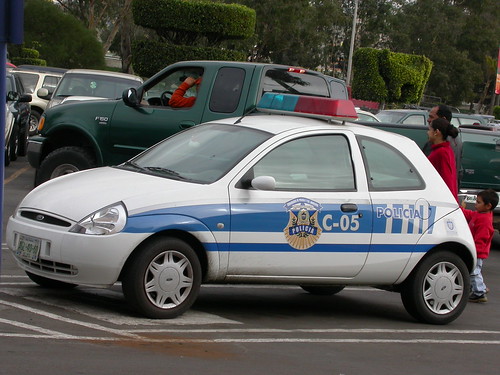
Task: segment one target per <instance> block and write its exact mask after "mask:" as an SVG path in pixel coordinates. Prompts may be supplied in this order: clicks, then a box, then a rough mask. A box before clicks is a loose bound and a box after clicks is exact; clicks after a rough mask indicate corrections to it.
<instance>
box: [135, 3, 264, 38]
mask: <svg viewBox="0 0 500 375" xmlns="http://www.w3.org/2000/svg"><path fill="white" fill-rule="evenodd" d="M132 11H133V15H134V22H135V24H136V25H140V26H143V27H147V28H150V29H154V30H156V31H157V32H158V34H159V35H162V34H164V33H165V32H168V31H180V32H188V33H197V34H202V35H205V36H208V37H210V36H213V37H215V38H216V39H218V40H222V39H246V38H249V37H251V36H252V35H253V34H254V31H255V22H256V14H255V11H254V10H253V9H250V8H248V7H245V6H243V5H239V4H223V3H214V2H209V1H203V0H134V2H133V3H132Z"/></svg>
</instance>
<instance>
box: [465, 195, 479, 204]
mask: <svg viewBox="0 0 500 375" xmlns="http://www.w3.org/2000/svg"><path fill="white" fill-rule="evenodd" d="M476 199H477V195H475V194H467V195H466V196H465V203H476Z"/></svg>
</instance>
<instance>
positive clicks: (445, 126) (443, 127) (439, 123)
mask: <svg viewBox="0 0 500 375" xmlns="http://www.w3.org/2000/svg"><path fill="white" fill-rule="evenodd" d="M431 128H433V129H434V130H439V131H440V132H441V134H442V135H443V139H444V140H446V138H448V137H449V136H450V137H452V138H456V137H457V136H458V129H457V128H455V127H454V126H453V125H452V124H450V122H449V121H448V120H447V119H445V118H442V117H439V118H437V119H434V120H433V121H432V122H431Z"/></svg>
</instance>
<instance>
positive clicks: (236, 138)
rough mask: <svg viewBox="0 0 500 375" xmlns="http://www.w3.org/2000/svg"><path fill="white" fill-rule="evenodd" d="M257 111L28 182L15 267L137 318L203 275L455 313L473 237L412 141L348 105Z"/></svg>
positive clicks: (444, 316) (183, 299)
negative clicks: (104, 163) (116, 296)
mask: <svg viewBox="0 0 500 375" xmlns="http://www.w3.org/2000/svg"><path fill="white" fill-rule="evenodd" d="M257 111H259V112H260V113H257V114H253V115H252V114H251V115H243V116H238V117H231V118H226V119H218V120H213V121H212V122H208V123H205V124H203V125H199V126H194V127H192V128H190V129H188V130H185V131H182V132H178V133H177V134H175V135H173V136H171V137H169V138H167V139H166V140H164V141H163V142H160V143H158V144H157V145H156V146H153V147H152V148H150V149H148V150H146V151H145V152H143V153H141V154H139V155H138V156H137V157H135V158H133V159H131V160H130V161H128V162H125V163H123V164H121V165H119V166H116V167H102V168H95V169H89V170H86V171H81V172H76V173H71V174H68V175H65V176H60V177H57V178H55V179H52V180H50V181H48V182H46V183H44V184H42V185H40V186H39V187H37V188H36V189H34V190H32V191H31V192H30V193H29V194H28V195H27V196H26V197H25V198H24V199H23V201H22V202H21V203H20V204H19V206H18V207H17V209H16V211H15V212H14V214H13V216H11V217H10V219H9V222H8V224H7V230H6V238H7V246H8V248H9V249H10V250H11V251H12V253H13V255H14V257H15V259H16V262H17V264H18V265H19V266H20V267H21V268H22V269H24V270H25V271H26V273H27V275H28V276H29V277H30V278H31V279H32V280H33V281H34V282H36V283H38V284H40V285H42V286H51V287H60V288H64V287H65V288H68V287H72V286H76V285H88V286H95V287H110V286H112V285H113V284H114V283H116V282H117V281H121V283H122V289H123V292H124V296H125V299H126V300H127V301H128V303H129V304H130V306H131V307H133V308H135V309H136V310H137V311H138V312H139V313H141V314H143V315H144V316H146V317H149V318H162V319H166V318H175V317H177V316H179V315H181V314H182V313H184V312H185V311H186V310H188V309H189V308H190V306H191V305H192V304H193V303H194V302H195V301H196V298H197V296H198V293H199V290H200V285H201V284H202V283H204V284H238V283H255V284H259V283H269V284H287V285H296V286H297V287H298V288H299V287H300V288H302V289H303V290H304V291H306V292H309V293H312V294H316V295H323V296H327V295H333V294H336V293H339V292H341V291H342V290H343V289H344V287H345V286H347V285H367V286H377V287H379V288H382V289H386V290H391V291H395V292H400V293H401V299H402V302H403V305H404V307H405V308H406V310H407V311H408V313H409V314H410V315H412V316H413V317H414V318H416V319H417V320H420V321H422V322H426V323H431V324H446V323H449V322H451V321H453V320H455V319H456V318H458V317H459V316H460V314H461V313H462V311H463V310H464V308H465V307H466V305H467V301H468V294H469V284H470V281H469V274H470V272H471V271H472V270H473V269H474V267H475V264H476V251H475V247H474V240H473V238H472V235H471V233H470V230H469V227H468V225H467V222H466V220H465V217H464V216H463V214H462V212H461V211H460V209H459V207H458V204H457V201H456V200H455V197H453V195H452V194H451V192H450V191H449V189H448V188H447V187H446V185H445V183H444V181H443V180H442V179H441V178H439V174H438V173H437V172H436V170H435V169H434V167H433V166H432V165H431V164H430V162H429V161H428V160H427V158H426V157H425V155H424V154H423V153H422V152H421V151H420V149H419V148H418V146H417V145H416V144H415V142H413V141H412V140H410V139H408V138H406V137H402V136H400V135H398V134H394V133H390V132H385V131H380V130H377V129H374V128H372V127H369V126H362V125H360V124H355V123H352V122H351V123H349V122H347V121H352V120H355V119H356V112H355V109H354V106H353V104H352V102H350V101H349V100H335V99H331V98H324V97H312V96H299V95H291V94H280V93H270V92H267V93H265V94H263V96H262V99H261V100H260V104H258V105H257ZM275 114H277V115H275ZM394 145H396V146H394ZM400 150H404V153H403V152H402V151H400ZM82 197H85V199H82ZM325 298H326V297H325ZM256 303H257V302H256Z"/></svg>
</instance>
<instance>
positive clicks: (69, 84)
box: [37, 69, 142, 109]
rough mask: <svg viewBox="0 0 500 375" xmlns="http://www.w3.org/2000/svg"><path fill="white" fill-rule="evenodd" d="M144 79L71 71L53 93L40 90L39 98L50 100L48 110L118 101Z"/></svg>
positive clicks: (114, 73) (101, 71) (77, 70)
mask: <svg viewBox="0 0 500 375" xmlns="http://www.w3.org/2000/svg"><path fill="white" fill-rule="evenodd" d="M141 84H142V79H141V78H140V77H138V76H135V75H133V74H126V73H117V72H110V71H104V70H91V69H71V70H68V71H67V72H66V73H64V76H63V77H62V78H61V81H60V82H59V84H58V85H57V87H56V89H55V90H54V92H53V93H50V92H48V90H45V89H40V90H38V92H37V94H38V96H40V97H42V98H45V99H50V101H49V103H48V105H47V109H49V108H52V107H53V106H55V105H58V104H64V103H68V102H74V101H81V100H96V99H117V98H121V96H122V93H123V91H124V90H126V89H128V88H130V87H138V86H139V85H141Z"/></svg>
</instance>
